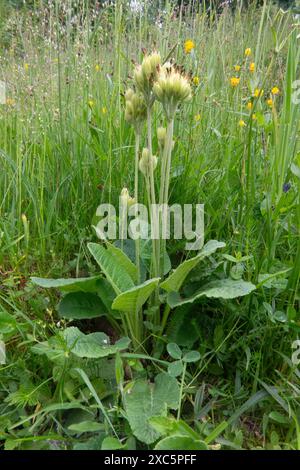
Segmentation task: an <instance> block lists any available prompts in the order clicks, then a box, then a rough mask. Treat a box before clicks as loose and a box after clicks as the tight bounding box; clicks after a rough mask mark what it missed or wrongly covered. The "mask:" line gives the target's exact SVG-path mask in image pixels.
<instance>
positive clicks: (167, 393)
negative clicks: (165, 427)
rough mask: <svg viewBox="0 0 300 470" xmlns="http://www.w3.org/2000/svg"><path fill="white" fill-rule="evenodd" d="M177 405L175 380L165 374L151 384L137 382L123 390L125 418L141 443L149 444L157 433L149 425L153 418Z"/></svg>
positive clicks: (177, 396) (177, 394)
mask: <svg viewBox="0 0 300 470" xmlns="http://www.w3.org/2000/svg"><path fill="white" fill-rule="evenodd" d="M178 403H179V387H178V384H177V381H176V379H175V378H173V377H170V376H169V375H168V374H166V373H162V374H159V375H157V376H156V377H155V381H154V383H153V384H149V383H147V382H146V381H141V380H138V381H136V382H135V383H134V384H130V385H129V386H128V387H127V389H126V390H125V394H124V404H125V411H126V416H127V419H128V421H129V424H130V427H131V429H132V432H133V434H134V435H135V436H136V437H137V438H138V439H139V440H140V441H142V442H145V443H146V444H151V443H153V442H155V441H156V440H157V438H158V437H159V435H160V434H159V433H158V432H156V431H154V429H153V428H152V427H151V426H150V424H149V422H148V421H149V419H150V418H152V417H153V416H157V415H162V416H166V415H167V410H168V408H171V409H173V410H176V409H177V408H178Z"/></svg>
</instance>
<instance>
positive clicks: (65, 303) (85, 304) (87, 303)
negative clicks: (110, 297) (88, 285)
mask: <svg viewBox="0 0 300 470" xmlns="http://www.w3.org/2000/svg"><path fill="white" fill-rule="evenodd" d="M58 313H59V315H60V316H61V317H63V318H69V319H85V318H96V317H100V316H101V315H105V314H106V313H107V309H106V307H105V305H104V304H103V302H102V300H101V299H100V297H98V295H96V294H92V293H90V292H70V293H68V294H67V295H65V296H64V297H63V298H62V299H61V301H60V303H59V304H58Z"/></svg>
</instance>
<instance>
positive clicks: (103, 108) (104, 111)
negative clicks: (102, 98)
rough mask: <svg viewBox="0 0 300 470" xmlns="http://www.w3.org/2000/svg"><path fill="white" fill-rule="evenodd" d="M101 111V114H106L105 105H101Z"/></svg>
mask: <svg viewBox="0 0 300 470" xmlns="http://www.w3.org/2000/svg"><path fill="white" fill-rule="evenodd" d="M101 111H102V114H106V113H107V107H106V106H103V107H102V110H101Z"/></svg>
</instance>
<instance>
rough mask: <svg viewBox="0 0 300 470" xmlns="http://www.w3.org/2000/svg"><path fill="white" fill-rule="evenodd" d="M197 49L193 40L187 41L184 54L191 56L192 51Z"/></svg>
mask: <svg viewBox="0 0 300 470" xmlns="http://www.w3.org/2000/svg"><path fill="white" fill-rule="evenodd" d="M194 48H195V43H194V41H192V40H191V39H187V40H186V41H185V43H184V52H185V53H186V54H190V53H191V52H192V50H193V49H194Z"/></svg>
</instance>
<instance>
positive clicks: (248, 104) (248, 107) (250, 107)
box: [247, 101, 253, 111]
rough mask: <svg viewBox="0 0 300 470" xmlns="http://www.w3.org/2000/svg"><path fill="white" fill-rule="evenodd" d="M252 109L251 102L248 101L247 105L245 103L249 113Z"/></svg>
mask: <svg viewBox="0 0 300 470" xmlns="http://www.w3.org/2000/svg"><path fill="white" fill-rule="evenodd" d="M252 108H253V103H252V102H251V101H248V103H247V109H248V110H249V111H251V109H252Z"/></svg>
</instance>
